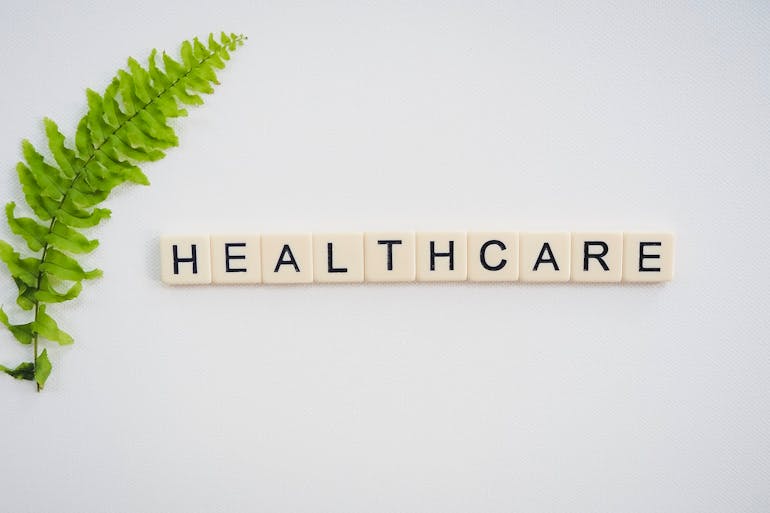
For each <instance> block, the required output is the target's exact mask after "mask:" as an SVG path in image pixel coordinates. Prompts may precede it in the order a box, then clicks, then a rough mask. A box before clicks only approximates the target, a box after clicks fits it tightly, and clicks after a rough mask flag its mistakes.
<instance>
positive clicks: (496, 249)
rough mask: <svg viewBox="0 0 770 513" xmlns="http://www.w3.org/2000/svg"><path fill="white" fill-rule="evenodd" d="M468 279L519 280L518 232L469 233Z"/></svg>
mask: <svg viewBox="0 0 770 513" xmlns="http://www.w3.org/2000/svg"><path fill="white" fill-rule="evenodd" d="M468 279H469V280H471V281H516V280H518V279H519V234H518V233H516V232H470V233H468Z"/></svg>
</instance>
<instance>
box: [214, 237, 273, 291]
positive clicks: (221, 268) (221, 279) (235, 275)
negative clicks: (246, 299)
mask: <svg viewBox="0 0 770 513" xmlns="http://www.w3.org/2000/svg"><path fill="white" fill-rule="evenodd" d="M259 246H260V240H259V235H255V234H240V235H212V236H211V278H212V281H213V282H214V283H217V284H254V283H261V282H262V262H261V258H260V251H259Z"/></svg>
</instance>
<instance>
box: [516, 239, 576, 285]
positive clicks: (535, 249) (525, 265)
mask: <svg viewBox="0 0 770 513" xmlns="http://www.w3.org/2000/svg"><path fill="white" fill-rule="evenodd" d="M570 250H571V248H570V233H569V232H533V233H524V232H522V233H519V278H520V279H521V281H531V282H559V281H569V276H570Z"/></svg>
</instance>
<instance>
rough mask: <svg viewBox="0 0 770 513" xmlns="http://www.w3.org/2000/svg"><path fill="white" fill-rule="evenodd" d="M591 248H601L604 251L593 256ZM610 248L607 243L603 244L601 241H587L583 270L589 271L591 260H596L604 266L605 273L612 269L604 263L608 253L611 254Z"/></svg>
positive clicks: (585, 243) (584, 250)
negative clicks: (589, 261)
mask: <svg viewBox="0 0 770 513" xmlns="http://www.w3.org/2000/svg"><path fill="white" fill-rule="evenodd" d="M591 246H601V248H602V250H601V253H598V254H591V250H590V248H591ZM609 250H610V248H609V247H607V243H606V242H602V241H600V240H587V241H585V242H583V270H584V271H587V270H588V259H589V258H595V259H597V260H598V261H599V265H601V266H602V269H604V270H605V271H609V270H610V267H609V266H608V265H607V262H605V261H604V258H603V257H605V256H607V253H608V252H609Z"/></svg>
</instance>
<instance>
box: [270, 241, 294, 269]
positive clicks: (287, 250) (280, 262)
mask: <svg viewBox="0 0 770 513" xmlns="http://www.w3.org/2000/svg"><path fill="white" fill-rule="evenodd" d="M286 255H288V256H289V259H288V260H284V256H286ZM286 264H291V265H293V266H294V270H295V271H297V272H299V266H298V265H297V261H296V260H295V259H294V254H293V253H292V252H291V248H290V247H289V245H288V244H284V245H283V249H282V250H281V256H280V257H278V263H277V264H275V270H273V272H274V273H277V272H278V270H279V269H280V268H281V266H282V265H286Z"/></svg>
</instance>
